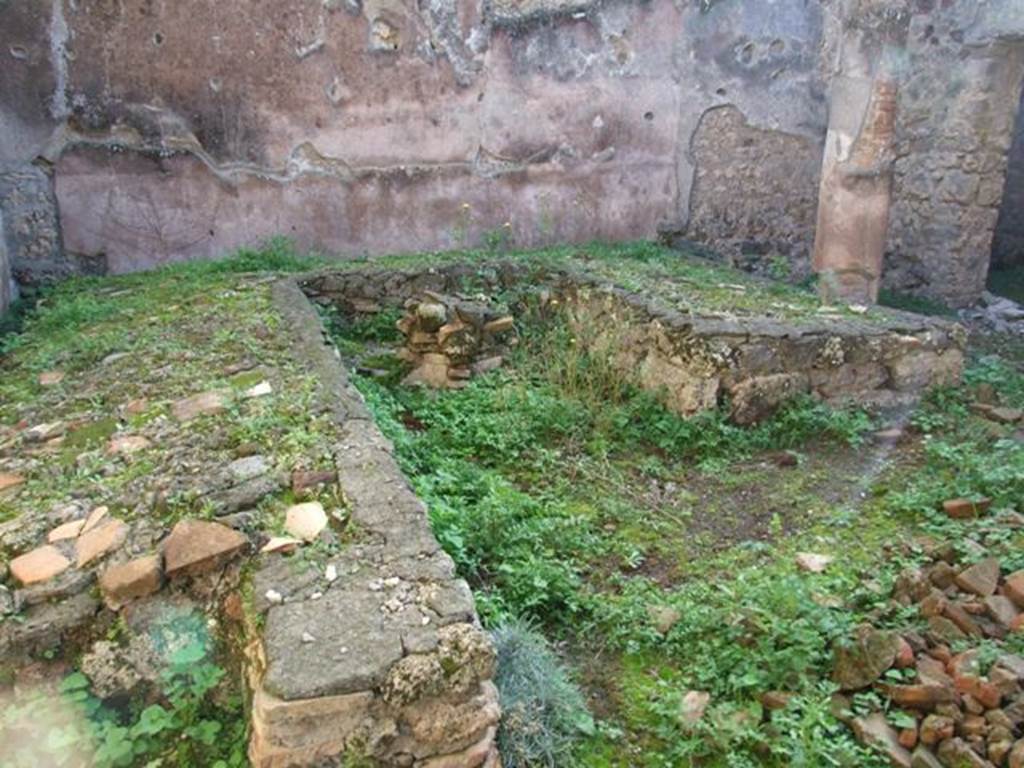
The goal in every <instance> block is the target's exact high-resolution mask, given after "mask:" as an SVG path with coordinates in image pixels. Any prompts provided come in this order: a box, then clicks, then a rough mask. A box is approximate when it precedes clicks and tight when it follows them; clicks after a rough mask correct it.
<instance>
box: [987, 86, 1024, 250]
mask: <svg viewBox="0 0 1024 768" xmlns="http://www.w3.org/2000/svg"><path fill="white" fill-rule="evenodd" d="M1007 162H1008V168H1007V171H1006V184H1005V186H1004V187H1003V200H1002V202H1001V204H1000V206H999V220H998V223H997V224H996V234H995V238H994V240H993V242H992V268H993V269H999V268H1008V267H1019V266H1024V88H1022V89H1021V95H1020V106H1018V107H1017V127H1016V129H1015V130H1014V134H1013V146H1012V147H1011V148H1010V156H1009V159H1008V161H1007Z"/></svg>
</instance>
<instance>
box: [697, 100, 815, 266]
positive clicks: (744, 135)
mask: <svg viewBox="0 0 1024 768" xmlns="http://www.w3.org/2000/svg"><path fill="white" fill-rule="evenodd" d="M692 155H693V160H694V167H695V173H694V180H693V188H692V192H691V196H690V220H689V226H688V227H687V235H688V236H689V237H690V238H691V239H693V240H696V241H697V242H702V243H709V244H713V245H714V247H715V248H716V249H717V250H718V251H719V253H721V254H722V255H724V256H725V257H727V259H728V260H729V261H730V262H731V263H732V264H733V265H735V266H738V267H740V268H742V269H747V270H750V271H753V272H759V273H762V274H772V275H773V276H776V277H789V278H794V279H800V278H803V277H806V276H807V275H808V274H809V273H810V255H809V250H810V247H809V246H810V243H809V242H808V238H807V233H808V232H811V231H813V229H814V217H815V211H816V208H817V202H818V183H817V180H818V173H819V171H820V168H821V144H820V142H819V141H817V140H816V139H809V138H807V137H806V136H800V135H796V134H790V133H785V132H782V131H769V130H764V129H760V128H755V127H753V126H751V125H750V124H749V123H747V121H746V118H745V117H744V116H743V114H742V113H741V112H740V111H739V110H738V109H736V108H735V107H733V106H731V105H730V106H725V107H719V108H716V109H711V110H708V111H707V112H705V113H704V116H703V117H702V118H701V121H700V124H699V126H698V128H697V131H696V133H694V136H693V141H692Z"/></svg>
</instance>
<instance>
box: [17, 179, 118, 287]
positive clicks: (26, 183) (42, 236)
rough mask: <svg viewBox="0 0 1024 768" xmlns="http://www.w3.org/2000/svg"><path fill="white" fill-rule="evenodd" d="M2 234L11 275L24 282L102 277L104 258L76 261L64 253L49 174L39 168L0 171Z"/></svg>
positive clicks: (99, 256) (94, 257) (97, 257)
mask: <svg viewBox="0 0 1024 768" xmlns="http://www.w3.org/2000/svg"><path fill="white" fill-rule="evenodd" d="M0 213H2V214H3V219H2V222H3V229H2V234H3V238H4V243H5V245H6V248H7V254H8V259H9V261H10V270H11V275H12V276H13V277H14V279H15V280H17V281H18V282H21V283H36V282H45V281H53V280H61V279H64V278H66V277H70V276H71V275H75V274H82V273H86V274H102V273H103V272H104V271H105V266H104V260H103V258H102V256H101V255H95V256H92V257H90V258H87V259H84V260H81V261H80V262H78V261H76V260H75V259H73V258H69V257H68V256H67V255H66V254H65V253H64V248H63V244H62V242H61V231H60V222H59V220H58V213H57V201H56V198H55V197H54V192H53V179H52V176H51V174H50V173H48V172H47V171H46V170H44V169H43V168H41V167H39V166H36V165H31V164H30V165H25V166H22V167H21V168H18V169H16V170H11V171H6V172H0Z"/></svg>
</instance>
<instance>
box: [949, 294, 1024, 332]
mask: <svg viewBox="0 0 1024 768" xmlns="http://www.w3.org/2000/svg"><path fill="white" fill-rule="evenodd" d="M960 319H961V320H962V321H964V322H965V323H967V324H968V325H972V326H977V325H980V326H982V327H983V328H985V329H987V330H990V331H994V332H995V333H1020V334H1024V305H1022V304H1018V303H1017V302H1016V301H1014V300H1013V299H1008V298H1006V297H1005V296H996V295H995V294H993V293H989V292H988V291H985V292H984V293H983V294H982V295H981V300H980V301H978V303H977V304H975V305H974V306H973V307H969V308H967V309H962V310H960Z"/></svg>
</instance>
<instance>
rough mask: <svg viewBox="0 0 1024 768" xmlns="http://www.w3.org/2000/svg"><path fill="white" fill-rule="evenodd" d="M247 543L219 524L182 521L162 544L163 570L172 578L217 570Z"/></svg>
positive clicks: (240, 536)
mask: <svg viewBox="0 0 1024 768" xmlns="http://www.w3.org/2000/svg"><path fill="white" fill-rule="evenodd" d="M248 544H249V540H248V539H247V538H246V537H245V536H243V535H242V534H240V533H238V532H237V531H233V530H232V529H230V528H228V527H227V526H224V525H220V524H219V523H211V522H206V521H204V520H181V521H180V522H178V523H177V524H176V525H175V526H174V529H173V530H172V531H171V534H170V536H168V537H167V539H166V540H165V541H164V569H165V572H166V574H167V577H168V578H172V579H173V578H178V577H182V576H199V575H201V574H204V573H209V572H210V571H213V570H215V569H217V568H220V567H221V566H222V565H224V564H225V563H227V562H228V561H229V560H231V559H232V558H233V557H235V556H236V555H238V554H239V553H241V552H242V550H244V549H245V548H246V547H247V546H248Z"/></svg>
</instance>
